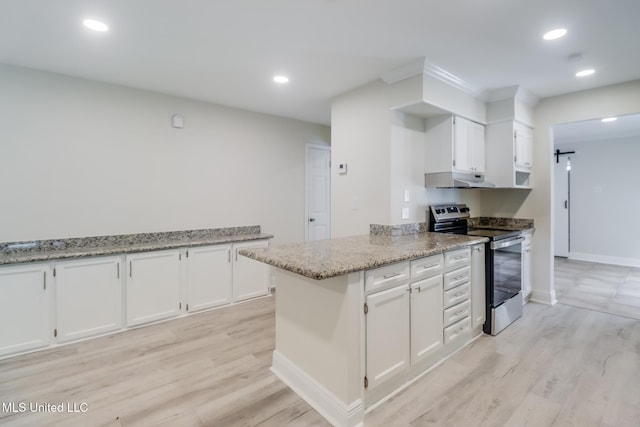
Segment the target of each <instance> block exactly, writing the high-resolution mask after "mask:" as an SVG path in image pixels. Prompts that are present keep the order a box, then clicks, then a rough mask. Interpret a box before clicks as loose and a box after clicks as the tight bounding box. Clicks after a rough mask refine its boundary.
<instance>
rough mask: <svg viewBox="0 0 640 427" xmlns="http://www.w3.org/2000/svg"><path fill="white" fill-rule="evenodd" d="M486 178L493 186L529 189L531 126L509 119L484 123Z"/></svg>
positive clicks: (531, 147) (531, 152)
mask: <svg viewBox="0 0 640 427" xmlns="http://www.w3.org/2000/svg"><path fill="white" fill-rule="evenodd" d="M486 137H487V138H486V147H485V152H486V156H487V159H486V174H485V179H486V180H487V181H489V182H492V183H493V184H495V185H496V187H503V188H530V186H531V171H532V166H533V129H531V128H530V127H529V126H526V125H524V124H522V123H520V122H517V121H513V120H508V121H504V122H499V123H493V124H490V125H488V126H487V134H486Z"/></svg>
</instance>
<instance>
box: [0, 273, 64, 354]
mask: <svg viewBox="0 0 640 427" xmlns="http://www.w3.org/2000/svg"><path fill="white" fill-rule="evenodd" d="M51 289H52V277H51V274H50V272H49V267H48V265H43V264H34V265H26V266H7V267H1V268H0V356H3V355H7V354H12V353H18V352H21V351H27V350H33V349H36V348H39V347H45V346H47V345H49V343H50V341H51V339H52V338H53V328H52V327H51V320H50V314H51V310H50V307H51V299H50V297H49V292H50V290H51Z"/></svg>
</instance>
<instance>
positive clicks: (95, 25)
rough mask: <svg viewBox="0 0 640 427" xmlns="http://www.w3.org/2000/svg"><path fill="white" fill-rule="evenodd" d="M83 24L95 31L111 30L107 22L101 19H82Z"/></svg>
mask: <svg viewBox="0 0 640 427" xmlns="http://www.w3.org/2000/svg"><path fill="white" fill-rule="evenodd" d="M82 25H84V26H85V27H87V28H88V29H90V30H93V31H100V32H105V31H107V30H109V27H108V26H107V24H105V23H104V22H101V21H96V20H95V19H85V20H84V21H82Z"/></svg>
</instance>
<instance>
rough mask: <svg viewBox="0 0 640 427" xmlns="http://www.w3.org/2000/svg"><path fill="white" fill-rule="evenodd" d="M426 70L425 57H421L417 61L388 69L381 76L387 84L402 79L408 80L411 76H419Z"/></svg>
mask: <svg viewBox="0 0 640 427" xmlns="http://www.w3.org/2000/svg"><path fill="white" fill-rule="evenodd" d="M423 72H424V59H419V60H417V61H413V62H410V63H408V64H406V65H403V66H401V67H398V68H395V69H393V70H391V71H387V72H386V73H384V74H382V75H381V76H380V78H381V79H382V80H383V81H384V82H385V83H386V84H393V83H397V82H399V81H401V80H406V79H409V78H411V77H415V76H418V75H420V74H422V73H423Z"/></svg>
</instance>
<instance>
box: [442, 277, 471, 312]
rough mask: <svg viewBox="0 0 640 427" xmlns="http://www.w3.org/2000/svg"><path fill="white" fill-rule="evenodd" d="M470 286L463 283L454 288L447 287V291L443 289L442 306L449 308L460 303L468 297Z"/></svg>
mask: <svg viewBox="0 0 640 427" xmlns="http://www.w3.org/2000/svg"><path fill="white" fill-rule="evenodd" d="M470 289H471V287H470V286H469V283H465V284H464V285H460V286H457V287H455V288H452V289H449V290H448V291H444V297H443V301H442V302H443V304H444V308H449V307H451V306H454V305H456V304H459V303H461V302H462V301H466V300H468V299H469V294H470Z"/></svg>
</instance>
